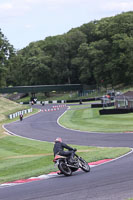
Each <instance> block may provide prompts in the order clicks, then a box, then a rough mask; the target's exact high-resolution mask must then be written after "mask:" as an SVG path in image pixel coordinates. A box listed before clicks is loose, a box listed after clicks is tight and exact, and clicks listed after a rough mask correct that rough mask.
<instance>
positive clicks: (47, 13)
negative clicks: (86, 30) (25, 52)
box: [0, 0, 133, 50]
mask: <svg viewBox="0 0 133 200" xmlns="http://www.w3.org/2000/svg"><path fill="white" fill-rule="evenodd" d="M127 11H133V0H0V29H1V31H2V33H3V34H4V35H5V37H6V38H7V39H8V41H9V43H10V44H12V45H13V46H14V48H15V49H16V50H19V49H22V48H24V47H26V46H27V45H29V43H31V42H36V41H39V40H44V39H45V38H46V37H48V36H55V35H61V34H64V33H67V32H68V31H69V30H70V29H72V28H76V27H79V26H81V25H83V24H85V23H89V22H90V21H93V20H100V19H101V18H104V17H111V16H115V15H117V14H120V13H122V12H127Z"/></svg>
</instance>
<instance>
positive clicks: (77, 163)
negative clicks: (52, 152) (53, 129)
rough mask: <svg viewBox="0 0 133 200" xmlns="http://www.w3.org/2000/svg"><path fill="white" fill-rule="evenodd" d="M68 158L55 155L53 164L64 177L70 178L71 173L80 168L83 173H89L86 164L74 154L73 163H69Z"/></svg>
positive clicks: (88, 167)
mask: <svg viewBox="0 0 133 200" xmlns="http://www.w3.org/2000/svg"><path fill="white" fill-rule="evenodd" d="M69 160H70V158H69V157H65V156H60V155H56V156H55V158H54V160H53V162H54V163H55V165H57V166H58V169H59V170H60V171H61V173H62V174H64V175H65V176H71V175H72V173H73V172H75V171H77V170H78V169H79V168H81V169H82V170H83V171H85V172H90V166H89V165H88V163H87V162H86V161H85V160H84V159H83V158H81V157H79V156H78V155H77V154H76V153H75V154H74V162H73V163H71V162H70V161H69Z"/></svg>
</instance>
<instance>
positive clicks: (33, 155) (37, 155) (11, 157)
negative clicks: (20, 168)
mask: <svg viewBox="0 0 133 200" xmlns="http://www.w3.org/2000/svg"><path fill="white" fill-rule="evenodd" d="M3 137H4V136H3ZM89 151H90V150H79V151H78V152H89ZM52 155H53V153H47V154H32V155H22V156H9V157H6V158H3V159H4V160H6V159H16V158H32V157H39V156H52Z"/></svg>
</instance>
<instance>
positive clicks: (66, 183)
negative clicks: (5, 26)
mask: <svg viewBox="0 0 133 200" xmlns="http://www.w3.org/2000/svg"><path fill="white" fill-rule="evenodd" d="M51 106H52V105H51ZM38 107H39V106H38ZM44 107H45V108H46V107H49V105H48V106H44ZM44 107H43V106H40V108H41V109H44ZM65 109H66V108H62V109H60V110H58V111H53V112H40V113H38V114H36V115H33V116H32V117H28V118H26V119H24V120H23V121H22V122H19V121H18V122H14V123H11V124H8V125H6V126H5V127H6V128H7V129H8V130H9V131H11V132H13V133H15V134H17V135H20V136H22V137H28V138H32V139H37V140H43V141H49V142H53V141H54V139H55V138H56V137H58V136H59V137H62V138H63V141H64V142H66V143H68V144H78V145H88V146H106V147H131V148H132V147H133V134H132V133H112V134H110V133H87V132H79V131H72V130H68V129H64V128H63V127H60V126H59V125H58V124H57V119H58V117H59V116H60V115H61V114H63V113H64V111H65ZM131 197H133V153H131V154H129V155H128V156H125V157H122V158H120V159H118V160H115V161H113V162H109V163H106V164H103V165H100V166H97V167H94V168H92V169H91V172H90V173H85V172H82V171H80V172H76V173H74V174H73V176H71V177H64V176H59V177H56V178H52V179H47V180H41V181H35V182H31V183H25V184H22V185H16V186H12V187H4V188H0V200H57V199H59V200H60V199H63V200H88V199H90V200H126V199H128V198H131Z"/></svg>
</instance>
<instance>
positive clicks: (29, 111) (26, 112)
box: [8, 108, 33, 119]
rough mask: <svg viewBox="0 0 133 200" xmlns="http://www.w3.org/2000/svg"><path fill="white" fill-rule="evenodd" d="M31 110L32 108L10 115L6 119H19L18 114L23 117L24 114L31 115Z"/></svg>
mask: <svg viewBox="0 0 133 200" xmlns="http://www.w3.org/2000/svg"><path fill="white" fill-rule="evenodd" d="M32 110H33V109H32V108H29V109H27V110H21V111H18V112H16V113H13V114H10V115H9V116H8V117H9V119H14V118H16V117H19V116H20V114H22V115H24V114H28V113H31V112H32Z"/></svg>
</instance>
